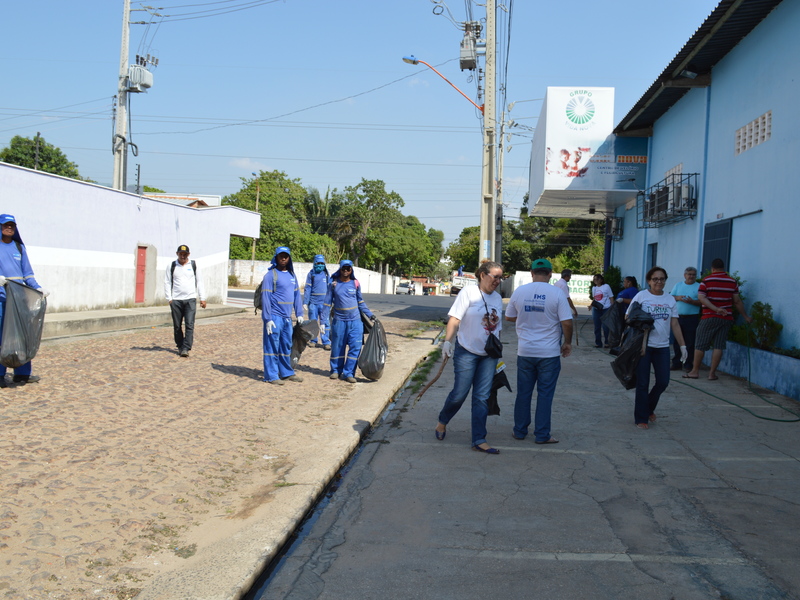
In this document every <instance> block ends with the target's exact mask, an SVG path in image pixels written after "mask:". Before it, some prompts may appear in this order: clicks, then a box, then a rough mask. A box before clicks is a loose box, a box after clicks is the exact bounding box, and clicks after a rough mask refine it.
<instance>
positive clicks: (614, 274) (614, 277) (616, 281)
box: [603, 265, 622, 296]
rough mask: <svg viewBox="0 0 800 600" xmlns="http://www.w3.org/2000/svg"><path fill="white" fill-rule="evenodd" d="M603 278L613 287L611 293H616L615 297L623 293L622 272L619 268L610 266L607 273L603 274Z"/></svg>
mask: <svg viewBox="0 0 800 600" xmlns="http://www.w3.org/2000/svg"><path fill="white" fill-rule="evenodd" d="M603 278H604V279H605V280H606V283H607V284H608V285H609V286H611V291H612V292H614V295H615V296H616V295H617V294H619V293H620V292H621V291H622V271H621V270H620V268H619V267H616V266H614V265H611V266H609V267H608V269H606V272H605V273H603Z"/></svg>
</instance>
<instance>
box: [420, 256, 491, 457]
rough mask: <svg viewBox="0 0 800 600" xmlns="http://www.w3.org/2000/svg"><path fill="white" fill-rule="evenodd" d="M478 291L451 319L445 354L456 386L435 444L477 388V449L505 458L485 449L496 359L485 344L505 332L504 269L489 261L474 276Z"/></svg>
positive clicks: (467, 291)
mask: <svg viewBox="0 0 800 600" xmlns="http://www.w3.org/2000/svg"><path fill="white" fill-rule="evenodd" d="M475 277H476V278H477V280H478V285H468V286H465V287H464V288H463V289H462V290H461V291H460V292H459V293H458V296H457V297H456V300H455V302H453V306H452V307H451V308H450V311H449V312H448V313H447V314H448V315H449V316H450V318H449V319H448V321H447V329H446V332H445V338H444V344H443V346H442V352H444V354H445V355H446V356H452V357H453V369H454V371H455V382H454V384H453V389H452V390H451V391H450V393H449V394H448V395H447V399H446V400H445V402H444V407H443V408H442V411H441V412H440V413H439V423H438V424H437V425H436V431H435V434H436V439H437V440H440V441H441V440H443V439H444V437H445V434H446V433H447V424H448V423H449V422H450V419H452V418H453V417H454V416H455V414H456V413H457V412H458V409H460V408H461V405H462V404H464V400H466V398H467V394H469V390H470V388H472V449H473V450H476V451H479V452H486V453H488V454H500V451H499V450H497V449H496V448H492V447H491V446H489V444H487V443H486V418H487V417H488V415H489V408H488V405H487V400H488V398H489V394H490V393H491V388H492V381H493V379H494V372H495V369H496V368H497V358H492V357H491V356H489V355H488V354H487V353H486V350H485V346H486V341H487V339H488V338H489V336H490V335H491V334H494V335H498V334H499V333H500V329H501V328H502V319H501V318H500V316H501V315H502V313H503V299H502V298H501V296H500V294H498V293H497V291H496V290H497V286H499V285H500V281H501V280H502V278H503V267H502V265H500V264H498V263H496V262H491V261H487V262H485V263H483V264H481V266H479V267H478V270H477V271H476V272H475Z"/></svg>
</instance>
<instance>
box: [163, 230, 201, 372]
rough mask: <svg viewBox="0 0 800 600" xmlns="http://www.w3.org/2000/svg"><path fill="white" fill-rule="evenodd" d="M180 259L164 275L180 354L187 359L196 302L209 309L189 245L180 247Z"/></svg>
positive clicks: (165, 290)
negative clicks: (190, 255)
mask: <svg viewBox="0 0 800 600" xmlns="http://www.w3.org/2000/svg"><path fill="white" fill-rule="evenodd" d="M175 254H177V255H178V260H174V261H172V263H171V264H170V266H169V268H168V269H167V272H166V273H165V274H164V296H165V297H166V298H167V302H169V308H170V310H171V311H172V327H173V330H174V334H175V345H176V346H177V347H178V354H180V355H181V356H183V357H184V358H185V357H187V356H189V351H190V350H191V349H192V344H193V343H194V318H195V315H196V314H197V300H198V297H199V299H200V306H201V307H202V308H205V307H206V292H205V288H204V287H203V278H202V277H200V276H199V274H198V272H197V263H195V262H194V261H193V260H192V261H190V260H189V246H186V245H185V244H181V245H180V246H178V250H177V252H175Z"/></svg>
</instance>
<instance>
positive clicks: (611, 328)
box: [600, 304, 625, 348]
mask: <svg viewBox="0 0 800 600" xmlns="http://www.w3.org/2000/svg"><path fill="white" fill-rule="evenodd" d="M600 322H601V323H603V325H605V326H606V327H608V345H609V346H611V347H612V348H616V347H617V346H619V344H620V340H621V339H622V330H623V329H625V314H624V313H623V312H622V311H621V310H620V309H619V306H618V305H616V304H613V305H612V306H610V307H609V308H608V310H606V312H604V313H603V316H602V317H600Z"/></svg>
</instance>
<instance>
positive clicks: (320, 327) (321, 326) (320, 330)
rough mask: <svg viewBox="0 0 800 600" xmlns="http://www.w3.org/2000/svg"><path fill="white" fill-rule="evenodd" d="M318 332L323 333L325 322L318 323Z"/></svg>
mask: <svg viewBox="0 0 800 600" xmlns="http://www.w3.org/2000/svg"><path fill="white" fill-rule="evenodd" d="M319 334H320V335H325V323H320V326H319Z"/></svg>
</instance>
